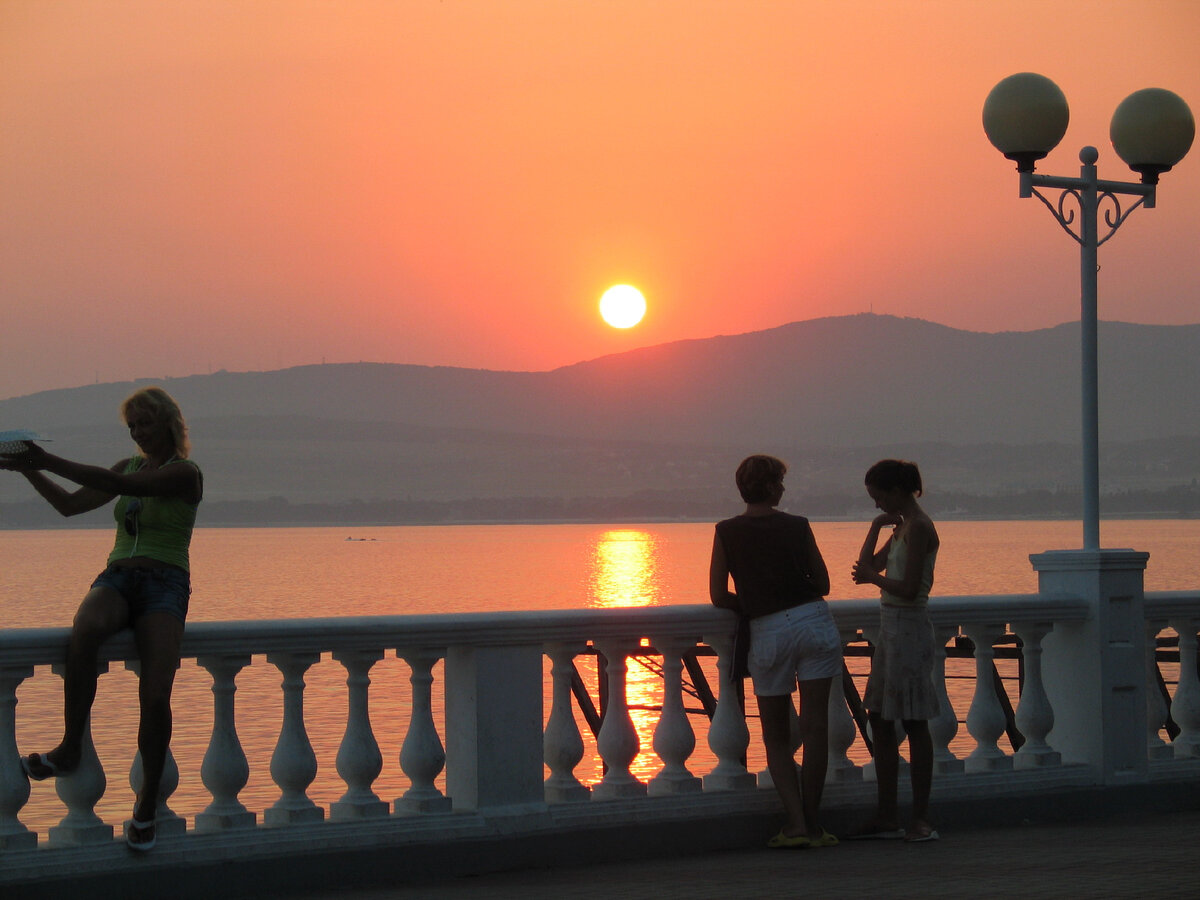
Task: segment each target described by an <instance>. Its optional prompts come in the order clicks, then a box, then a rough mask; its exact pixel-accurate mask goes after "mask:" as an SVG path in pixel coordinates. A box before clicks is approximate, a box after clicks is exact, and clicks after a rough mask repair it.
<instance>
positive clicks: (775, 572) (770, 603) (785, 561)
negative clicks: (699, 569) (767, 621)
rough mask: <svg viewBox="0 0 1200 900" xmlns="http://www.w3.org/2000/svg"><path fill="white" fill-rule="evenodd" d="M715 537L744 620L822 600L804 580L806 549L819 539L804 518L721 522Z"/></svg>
mask: <svg viewBox="0 0 1200 900" xmlns="http://www.w3.org/2000/svg"><path fill="white" fill-rule="evenodd" d="M717 538H718V539H719V540H720V541H721V548H722V549H723V550H724V551H725V560H726V562H727V563H728V565H729V574H730V575H732V576H733V585H734V590H735V592H736V593H737V598H738V611H739V612H740V613H741V614H742V615H744V616H748V617H750V618H751V619H755V618H758V617H759V616H765V615H769V614H770V613H773V612H778V611H779V610H781V609H788V608H790V607H793V606H799V605H800V604H801V603H811V602H813V601H814V600H820V599H822V597H821V595H820V594H818V593H816V592H815V591H814V590H813V589H812V588H811V587H809V585H808V583H807V582H806V581H805V576H806V575H807V574H808V573H807V572H805V571H804V567H805V558H806V554H805V548H806V547H807V546H808V544H809V542H810V541H812V542H815V540H816V539H815V538H814V537H813V536H812V528H811V526H810V525H809V524H808V519H806V518H804V517H803V516H793V515H791V514H789V513H785V512H774V513H771V515H769V516H734V517H733V518H732V519H725V520H723V521H721V522H718V523H717Z"/></svg>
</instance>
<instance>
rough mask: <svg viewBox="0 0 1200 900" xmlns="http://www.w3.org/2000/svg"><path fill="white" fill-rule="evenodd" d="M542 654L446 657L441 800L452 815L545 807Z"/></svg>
mask: <svg viewBox="0 0 1200 900" xmlns="http://www.w3.org/2000/svg"><path fill="white" fill-rule="evenodd" d="M543 776H544V768H543V765H542V648H541V645H530V646H512V647H454V648H451V649H450V650H449V652H447V654H446V793H448V794H449V795H450V797H451V798H452V799H453V801H454V808H455V809H456V810H475V809H481V808H484V807H496V806H514V805H528V804H534V805H538V806H543V807H544V804H545V798H544V793H543V784H542V778H543Z"/></svg>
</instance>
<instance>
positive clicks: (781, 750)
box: [755, 694, 808, 837]
mask: <svg viewBox="0 0 1200 900" xmlns="http://www.w3.org/2000/svg"><path fill="white" fill-rule="evenodd" d="M755 699H757V700H758V716H759V721H760V722H761V723H762V735H763V746H764V747H765V748H766V751H767V770H768V771H769V772H770V773H771V781H773V782H774V783H775V791H776V792H777V793H778V794H779V799H780V800H782V801H783V809H784V813H785V814H786V816H787V820H786V821H785V822H784V825H783V828H782V829H781V830H782V831H783V833H784V834H785V835H787V836H788V837H797V836H799V835H802V834H807V833H808V823H807V822H805V819H804V805H803V803H802V801H801V799H800V780H799V778H797V777H796V760H795V757H794V756H793V755H792V722H791V716H792V698H791V695H790V694H783V695H781V696H777V697H756V698H755Z"/></svg>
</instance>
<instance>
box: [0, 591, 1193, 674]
mask: <svg viewBox="0 0 1200 900" xmlns="http://www.w3.org/2000/svg"><path fill="white" fill-rule="evenodd" d="M1151 598H1154V600H1155V604H1154V605H1153V609H1155V610H1156V611H1157V610H1159V609H1160V608H1162V609H1169V610H1175V609H1177V608H1179V607H1187V606H1188V605H1189V604H1190V603H1191V602H1194V601H1197V599H1198V596H1197V594H1195V593H1194V592H1184V591H1180V592H1167V593H1160V594H1147V610H1148V611H1149V610H1150V609H1151V607H1152V603H1151ZM830 608H831V609H832V611H833V615H834V619H835V620H836V621H837V622H838V624H839V626H841V627H842V628H843V629H849V628H855V629H857V630H861V629H862V628H863V627H870V626H872V625H873V624H875V623H876V622H877V621H878V616H879V601H878V600H875V599H861V598H857V599H852V600H835V601H833V602H832V603H830ZM929 609H930V615H931V617H932V619H933V621H934V624H936V625H956V624H960V625H961V624H970V623H974V622H987V623H999V624H1004V623H1008V622H1012V621H1030V620H1039V621H1058V622H1064V621H1080V620H1082V619H1084V618H1086V616H1087V610H1088V606H1087V603H1086V602H1085V601H1084V600H1082V599H1080V598H1075V597H1043V596H1041V595H1040V594H979V595H961V596H939V597H935V598H934V600H933V601H932V602H931V603H930V607H929ZM735 621H736V619H735V616H734V614H733V613H731V612H730V611H728V610H723V609H716V608H714V607H712V606H709V605H707V604H678V605H670V606H642V607H619V608H605V609H557V610H518V611H505V612H480V613H447V614H426V615H399V616H344V617H338V618H296V619H249V620H231V621H222V622H192V623H189V624H188V627H187V630H186V631H185V633H184V638H183V646H182V652H181V655H182V656H183V658H195V657H198V656H207V655H210V654H214V653H227V652H233V651H237V652H243V653H244V652H246V650H247V649H248V648H250V650H251V652H254V653H270V652H276V651H289V650H290V651H295V650H310V651H333V650H354V649H373V648H379V647H388V648H396V647H444V646H447V645H449V644H453V645H455V646H497V645H513V644H535V643H552V642H555V641H577V640H579V639H580V636H581V635H586V636H587V638H588V639H589V640H604V639H612V638H622V637H629V636H630V635H631V634H632V633H635V632H639V633H641V636H643V637H648V636H650V633H653V635H654V636H655V637H656V638H659V637H692V638H696V639H702V638H703V636H704V634H706V633H724V632H727V631H729V630H731V629H732V628H733V626H734V623H735ZM68 633H69V629H67V628H61V627H58V628H16V629H0V658H2V659H3V660H4V664H5V665H47V664H54V663H59V662H62V661H63V659H64V656H65V651H66V640H67V635H68ZM135 655H136V649H135V647H134V643H133V638H132V635H131V633H130V632H128V631H126V632H122V633H121V634H118V635H117V636H116V637H114V638H113V639H112V640H110V641H108V642H106V643H105V644H104V646H103V648H102V649H101V653H100V656H101V659H103V660H106V661H110V662H111V661H114V660H123V659H131V658H133V657H134V656H135Z"/></svg>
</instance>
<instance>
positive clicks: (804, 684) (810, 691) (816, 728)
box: [771, 678, 833, 837]
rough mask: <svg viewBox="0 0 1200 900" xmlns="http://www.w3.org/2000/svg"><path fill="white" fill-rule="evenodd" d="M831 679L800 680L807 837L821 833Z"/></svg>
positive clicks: (803, 791) (826, 768) (827, 753)
mask: <svg viewBox="0 0 1200 900" xmlns="http://www.w3.org/2000/svg"><path fill="white" fill-rule="evenodd" d="M832 681H833V679H832V678H814V679H812V680H811V681H801V682H800V734H801V735H802V736H803V738H804V757H803V758H804V765H803V767H802V769H801V776H800V780H801V786H802V788H803V790H802V791H801V797H802V800H803V809H804V822H805V825H806V827H807V834H808V835H809V836H810V837H820V836H821V833H822V829H821V816H820V814H821V795H822V794H823V793H824V790H825V773H826V771H827V770H828V768H829V690H830V684H831V683H832ZM771 777H772V778H773V777H774V773H772V774H771Z"/></svg>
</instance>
